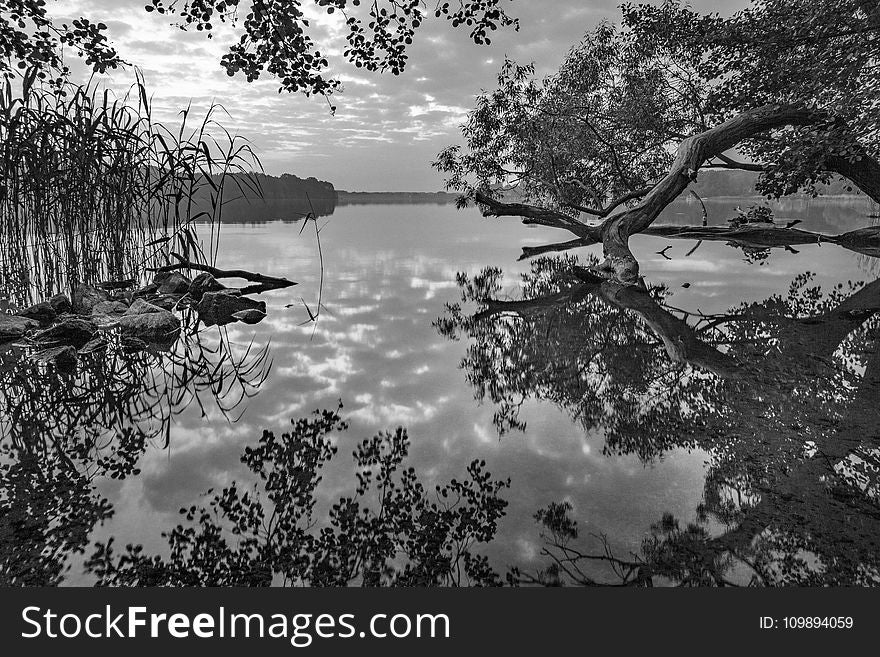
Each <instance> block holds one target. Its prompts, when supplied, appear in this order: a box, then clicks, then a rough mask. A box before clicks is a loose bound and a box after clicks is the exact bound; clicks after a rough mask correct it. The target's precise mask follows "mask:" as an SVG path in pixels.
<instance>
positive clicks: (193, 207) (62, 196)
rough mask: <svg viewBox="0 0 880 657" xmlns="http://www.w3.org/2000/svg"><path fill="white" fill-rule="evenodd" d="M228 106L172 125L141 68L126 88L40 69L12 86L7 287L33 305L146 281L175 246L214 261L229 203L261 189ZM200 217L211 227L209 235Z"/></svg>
mask: <svg viewBox="0 0 880 657" xmlns="http://www.w3.org/2000/svg"><path fill="white" fill-rule="evenodd" d="M222 111H223V109H222V107H221V106H219V105H216V104H214V105H212V106H211V107H210V108H209V109H208V111H207V112H206V113H205V115H204V116H203V117H202V118H201V119H200V120H197V121H196V120H194V118H193V112H192V108H191V107H190V106H188V107H186V108H185V109H183V110H181V112H180V113H179V122H178V123H177V125H175V126H170V125H164V124H162V123H160V122H158V121H157V120H155V119H154V117H153V114H152V110H151V106H150V99H149V97H148V95H147V89H146V86H145V84H144V80H143V77H142V75H141V74H140V73H139V72H136V73H135V83H134V84H133V85H132V87H131V88H130V89H129V91H128V92H127V93H126V94H124V95H121V96H116V95H114V94H113V93H112V92H111V91H109V90H107V89H103V88H102V87H101V85H100V83H99V82H98V81H96V79H94V78H93V79H92V80H90V81H89V82H88V83H86V84H84V85H75V84H72V83H64V84H63V85H62V86H61V87H60V88H58V87H57V86H49V85H46V84H44V83H42V82H41V81H40V80H39V78H38V76H37V72H36V70H34V69H32V70H29V71H27V72H25V74H24V75H23V76H22V77H21V78H16V79H8V80H4V81H2V82H0V290H2V292H3V294H5V295H7V296H8V297H9V298H10V299H11V300H12V301H13V302H16V303H19V304H21V303H27V302H30V301H32V300H33V298H32V297H33V295H34V291H35V290H39V292H40V295H46V294H51V293H53V292H57V291H63V290H64V289H65V288H70V287H71V286H72V285H74V284H76V283H79V282H87V283H91V282H96V281H99V280H102V279H106V278H112V279H117V280H119V279H128V278H138V277H139V276H140V275H141V274H142V273H143V271H144V270H145V269H146V268H148V267H151V266H153V267H155V266H159V265H162V264H165V262H166V259H167V255H168V254H169V253H170V252H171V251H172V250H173V251H175V252H178V253H182V254H183V255H184V256H185V257H188V258H191V259H198V258H204V259H209V260H210V259H212V258H213V257H214V256H215V254H216V249H217V240H218V237H219V227H220V217H221V213H222V209H223V205H224V203H225V202H226V201H227V200H229V198H230V197H235V196H243V195H244V193H245V191H248V192H250V193H251V195H253V194H254V193H256V194H259V180H258V179H257V178H256V176H255V175H254V174H253V172H254V171H259V170H260V169H261V166H260V162H259V159H258V158H257V156H256V155H255V154H254V152H253V150H252V149H251V147H250V144H249V143H248V142H247V140H245V139H243V138H241V137H239V136H235V135H232V134H230V133H229V132H228V131H227V130H226V129H225V128H223V127H222V126H221V125H220V124H219V123H218V122H217V120H216V116H217V114H218V113H220V112H222ZM235 174H237V175H235ZM245 188H247V190H246V189H245ZM197 222H203V223H206V224H208V226H209V227H210V228H209V230H207V231H204V233H200V234H199V235H197V234H196V231H195V229H194V226H195V224H196V223H197ZM0 296H2V295H0Z"/></svg>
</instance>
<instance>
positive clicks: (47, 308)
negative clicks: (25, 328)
mask: <svg viewBox="0 0 880 657" xmlns="http://www.w3.org/2000/svg"><path fill="white" fill-rule="evenodd" d="M69 312H70V300H69V299H68V298H67V297H66V296H65V295H63V294H56V295H55V296H54V297H51V298H49V299H47V300H46V301H41V302H40V303H35V304H34V305H32V306H29V307H27V308H24V309H23V310H19V311H18V312H17V313H15V314H16V315H18V316H20V317H28V318H30V319H35V320H37V321H38V322H40V324H49V323H51V322H53V321H55V318H56V317H58V315H63V314H64V313H69Z"/></svg>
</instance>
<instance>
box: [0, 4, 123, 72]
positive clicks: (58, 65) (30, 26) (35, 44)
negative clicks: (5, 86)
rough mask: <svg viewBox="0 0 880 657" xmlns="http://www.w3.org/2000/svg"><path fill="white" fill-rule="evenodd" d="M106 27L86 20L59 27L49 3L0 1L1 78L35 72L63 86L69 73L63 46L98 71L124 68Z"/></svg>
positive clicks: (82, 19)
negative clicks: (52, 17) (64, 78)
mask: <svg viewBox="0 0 880 657" xmlns="http://www.w3.org/2000/svg"><path fill="white" fill-rule="evenodd" d="M106 32H107V26H106V25H105V24H104V23H100V22H99V23H94V22H92V21H90V20H89V19H87V18H77V19H75V20H73V21H71V23H70V24H67V23H64V24H62V25H60V26H59V25H56V24H55V23H54V22H53V21H52V19H51V18H50V17H49V16H48V15H47V13H46V0H0V74H2V75H3V76H4V77H7V78H8V77H10V76H12V75H13V74H14V73H15V71H16V70H17V69H18V70H22V69H26V68H35V69H36V70H37V72H38V73H37V74H38V76H39V78H40V79H41V80H52V81H55V82H56V83H58V84H60V83H61V81H62V79H63V77H64V76H65V75H66V74H67V72H68V69H67V67H66V66H65V64H64V62H63V59H62V49H63V47H64V46H67V47H70V48H72V49H73V50H74V51H75V52H76V53H77V54H78V55H79V56H80V57H83V58H84V59H85V62H86V64H88V65H89V66H90V67H92V68H93V69H94V70H95V71H98V72H103V71H105V70H107V69H108V68H114V67H116V66H118V65H119V64H121V63H122V62H121V60H120V59H119V55H118V54H117V53H116V51H115V50H114V49H113V47H112V46H111V45H110V43H109V41H108V40H107V35H106Z"/></svg>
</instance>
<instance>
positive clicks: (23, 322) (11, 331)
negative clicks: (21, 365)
mask: <svg viewBox="0 0 880 657" xmlns="http://www.w3.org/2000/svg"><path fill="white" fill-rule="evenodd" d="M39 326H40V323H39V322H37V321H36V320H34V319H31V318H29V317H20V316H18V315H9V314H7V313H0V342H9V341H10V340H17V339H18V338H20V337H21V336H23V335H24V334H25V333H27V332H28V331H31V330H33V329H35V328H39Z"/></svg>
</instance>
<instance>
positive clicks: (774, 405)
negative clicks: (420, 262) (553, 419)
mask: <svg viewBox="0 0 880 657" xmlns="http://www.w3.org/2000/svg"><path fill="white" fill-rule="evenodd" d="M590 264H595V262H593V263H590ZM811 279H812V277H811V275H809V274H804V275H802V276H799V277H797V278H796V279H795V280H794V281H793V282H792V284H791V286H790V288H789V291H788V294H787V295H786V296H784V297H783V296H773V297H770V298H768V299H766V300H764V301H763V302H759V303H750V304H742V305H740V306H738V307H736V308H733V309H731V310H730V311H729V312H727V313H722V314H714V315H703V314H700V313H688V312H686V311H683V310H679V309H676V308H674V307H672V306H671V305H669V304H668V303H667V299H668V290H667V289H665V288H662V287H660V288H654V289H647V288H642V289H639V288H633V287H621V286H619V285H616V284H613V283H608V282H606V281H603V280H601V279H597V278H595V277H593V275H592V274H591V273H590V271H589V269H587V268H582V267H579V266H578V265H577V263H576V262H575V261H574V260H572V259H561V258H556V259H550V258H545V259H541V260H539V261H536V262H535V263H534V264H533V266H532V269H531V271H530V272H529V273H528V274H526V275H524V277H523V281H522V297H521V298H519V299H516V300H501V299H499V298H497V297H498V293H499V292H500V289H501V286H500V280H501V272H500V271H499V270H498V269H487V270H484V271H483V272H482V273H480V274H479V275H476V276H474V277H467V276H461V277H460V279H459V285H460V287H461V291H462V301H463V302H476V303H477V304H478V310H477V312H475V313H473V314H467V313H465V312H464V311H463V309H462V306H461V305H460V304H453V305H450V307H449V309H448V313H447V314H446V315H445V316H444V317H443V318H441V319H440V320H439V321H438V328H439V330H440V331H441V333H442V334H444V335H446V336H448V337H450V338H466V339H467V340H468V341H469V342H470V344H469V347H468V351H467V355H466V356H465V358H464V360H463V362H462V367H463V369H464V370H465V372H466V376H467V379H468V381H469V382H470V383H471V385H472V386H473V387H474V390H475V393H476V396H477V397H478V398H480V399H482V398H488V399H490V400H491V401H492V402H493V403H494V404H495V405H496V408H497V411H496V413H495V424H496V427H497V429H498V430H499V432H501V433H504V432H507V431H509V430H510V429H512V428H523V425H522V422H521V421H520V420H519V409H520V408H521V406H522V404H523V403H524V401H525V400H527V399H529V398H538V399H546V400H550V401H552V402H554V403H555V404H557V405H558V406H560V407H561V408H563V409H564V410H565V411H566V412H567V413H568V414H569V415H570V416H571V417H572V419H574V420H575V421H577V422H578V423H579V424H580V425H581V426H582V427H583V428H584V429H585V430H586V431H588V432H593V433H595V434H598V435H601V436H603V438H604V444H605V451H606V452H607V453H616V454H637V455H638V456H639V458H641V459H642V460H645V461H651V460H657V459H660V458H662V457H663V455H664V453H665V452H667V451H668V450H670V449H673V448H675V447H688V448H700V449H702V450H705V451H706V452H708V453H709V455H710V463H709V470H708V473H707V476H706V482H705V488H704V493H703V500H702V503H701V504H700V506H699V508H698V509H697V510H696V521H695V522H694V523H690V524H686V525H685V526H684V527H680V526H679V521H678V520H676V519H675V518H673V517H671V516H667V517H664V518H663V519H661V520H660V521H659V522H658V523H656V524H655V525H654V526H653V528H652V534H651V537H649V538H647V539H645V541H644V542H643V546H642V554H641V555H640V556H639V557H638V558H636V559H635V560H626V559H623V560H621V559H618V558H617V557H615V556H614V555H612V554H610V553H608V552H606V551H604V550H602V551H600V552H599V553H585V552H581V551H580V550H578V549H575V548H573V547H572V546H571V541H572V540H573V539H575V538H576V537H575V536H574V535H573V532H572V531H566V527H569V528H570V527H571V525H569V524H567V523H566V521H565V518H566V513H567V510H568V509H566V508H564V507H561V506H551V507H548V508H547V509H545V510H544V512H542V514H539V517H538V519H539V521H540V522H541V524H542V525H543V526H544V527H545V529H549V530H550V531H549V533H548V545H547V546H545V552H544V554H545V555H546V556H548V557H549V558H551V559H552V560H553V562H554V565H553V567H552V568H551V569H550V570H549V571H547V572H544V573H543V574H541V575H538V576H536V575H534V574H533V575H532V576H531V579H530V578H529V577H524V578H523V579H522V580H521V581H542V582H548V583H554V582H557V581H568V582H578V583H593V582H595V581H599V580H601V579H602V577H601V576H599V575H596V573H595V570H596V564H599V565H600V566H602V565H604V566H605V567H606V568H607V569H608V570H610V572H606V573H605V581H608V576H609V575H613V577H611V580H615V579H616V580H619V581H625V582H628V583H633V582H642V583H644V582H645V581H646V579H651V578H653V577H662V578H667V579H669V580H672V581H675V582H680V583H687V584H701V585H706V584H727V583H759V584H765V585H779V584H800V585H817V584H865V583H869V582H873V583H876V582H877V581H878V579H880V570H878V555H880V507H878V504H877V499H878V481H877V473H878V465H880V460H878V455H880V450H878V447H880V444H878V439H880V415H878V413H880V411H878V407H877V404H876V399H877V398H878V394H877V393H878V390H880V346H878V342H877V339H878V335H880V334H878V325H877V321H876V318H875V315H876V313H877V311H878V310H880V281H875V282H873V283H870V284H868V285H865V286H858V285H851V286H849V287H844V286H843V285H838V286H837V287H835V288H834V289H832V290H830V291H828V292H823V291H822V290H821V289H820V288H818V287H817V286H814V285H811ZM583 566H590V567H591V568H590V569H589V570H588V573H589V574H582V573H581V574H579V572H578V570H577V568H580V567H583ZM597 578H598V579H597Z"/></svg>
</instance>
